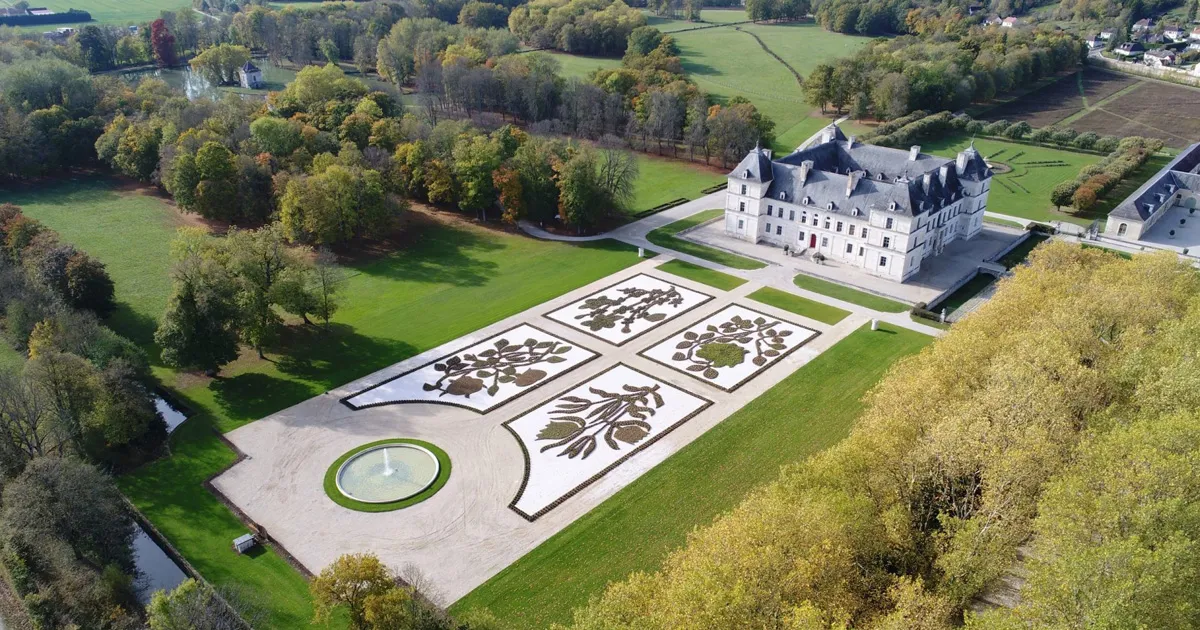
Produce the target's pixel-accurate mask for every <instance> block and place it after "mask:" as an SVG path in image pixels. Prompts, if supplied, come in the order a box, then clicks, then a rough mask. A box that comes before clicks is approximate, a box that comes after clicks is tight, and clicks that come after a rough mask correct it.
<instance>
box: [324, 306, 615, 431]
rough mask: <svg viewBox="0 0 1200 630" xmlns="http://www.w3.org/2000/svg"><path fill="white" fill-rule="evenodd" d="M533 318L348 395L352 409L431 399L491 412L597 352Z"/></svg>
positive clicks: (345, 402)
mask: <svg viewBox="0 0 1200 630" xmlns="http://www.w3.org/2000/svg"><path fill="white" fill-rule="evenodd" d="M596 356H597V355H596V353H595V352H592V351H591V350H588V349H587V348H582V347H579V346H578V345H575V344H572V343H571V342H568V341H565V340H563V339H560V338H558V337H555V336H554V335H552V334H550V333H548V332H546V331H544V330H542V329H540V328H538V327H536V326H532V325H530V324H521V325H520V326H517V327H515V328H512V329H509V330H506V331H504V332H502V333H499V334H497V335H494V336H492V337H489V338H487V339H484V340H483V341H480V342H478V343H476V344H474V345H471V346H468V347H466V348H464V349H462V350H461V351H458V352H454V353H452V354H448V355H446V356H444V357H442V358H440V359H437V360H435V361H433V362H431V363H427V364H425V365H422V366H421V367H418V368H416V369H414V370H410V371H408V372H404V373H402V374H399V375H397V376H393V377H391V378H389V379H386V380H384V381H382V382H380V383H378V384H376V385H372V386H371V387H368V388H367V389H364V390H362V391H360V392H357V393H355V394H352V395H350V396H347V397H346V398H343V399H342V403H343V404H345V405H346V406H347V407H350V408H351V409H355V410H358V409H364V408H367V407H378V406H380V405H391V404H403V403H432V404H439V405H452V406H457V407H465V408H467V409H472V410H474V411H478V412H479V413H487V412H489V411H491V410H492V409H495V408H496V407H499V406H500V405H503V404H504V403H506V402H508V401H510V400H512V399H514V398H516V397H517V396H520V395H522V394H524V393H526V392H529V391H531V390H533V389H536V388H537V387H540V386H541V385H544V384H546V383H548V382H550V381H551V380H554V379H555V378H556V377H558V376H561V375H562V374H564V373H566V372H568V371H570V370H572V369H574V368H576V367H579V366H580V365H582V364H584V363H586V362H588V361H590V360H592V359H594V358H596Z"/></svg>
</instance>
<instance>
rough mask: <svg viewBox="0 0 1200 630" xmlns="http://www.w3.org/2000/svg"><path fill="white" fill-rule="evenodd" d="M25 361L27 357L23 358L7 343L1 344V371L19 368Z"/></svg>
mask: <svg viewBox="0 0 1200 630" xmlns="http://www.w3.org/2000/svg"><path fill="white" fill-rule="evenodd" d="M24 361H25V357H23V356H21V353H20V352H17V351H16V350H13V349H12V346H10V345H8V344H7V343H3V342H0V370H3V369H8V368H17V367H18V366H20V365H21V364H22V363H24Z"/></svg>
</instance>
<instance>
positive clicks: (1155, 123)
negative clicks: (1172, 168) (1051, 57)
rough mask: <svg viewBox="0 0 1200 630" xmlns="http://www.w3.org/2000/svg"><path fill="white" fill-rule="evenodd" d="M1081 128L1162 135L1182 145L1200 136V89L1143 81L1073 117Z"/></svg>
mask: <svg viewBox="0 0 1200 630" xmlns="http://www.w3.org/2000/svg"><path fill="white" fill-rule="evenodd" d="M1070 126H1071V127H1072V128H1074V129H1076V130H1078V131H1080V132H1085V131H1094V132H1096V133H1099V134H1102V135H1104V134H1107V135H1112V136H1121V137H1124V136H1148V137H1152V138H1160V139H1162V141H1163V142H1165V143H1166V144H1167V146H1169V147H1174V148H1177V149H1181V148H1183V147H1186V146H1188V145H1189V144H1192V143H1193V142H1196V141H1197V140H1200V89H1197V88H1189V87H1184V86H1182V85H1173V84H1170V83H1161V82H1159V81H1141V84H1140V85H1138V86H1137V87H1136V88H1134V89H1131V90H1129V91H1126V92H1122V93H1121V94H1119V95H1117V96H1116V98H1113V99H1112V100H1109V101H1106V102H1104V103H1101V104H1100V106H1099V107H1097V108H1096V109H1094V110H1092V111H1090V112H1088V113H1086V114H1084V115H1083V116H1081V117H1080V118H1078V119H1076V120H1072V121H1070Z"/></svg>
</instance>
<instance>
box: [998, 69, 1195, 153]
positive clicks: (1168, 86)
mask: <svg viewBox="0 0 1200 630" xmlns="http://www.w3.org/2000/svg"><path fill="white" fill-rule="evenodd" d="M977 118H979V119H980V120H1008V121H1017V120H1024V121H1025V122H1028V123H1029V124H1030V125H1032V126H1033V127H1047V126H1050V125H1053V124H1059V125H1063V126H1068V127H1071V128H1072V129H1075V130H1076V131H1079V132H1080V133H1083V132H1085V131H1093V132H1096V133H1098V134H1100V135H1108V136H1117V137H1125V136H1147V137H1151V138H1160V139H1162V140H1163V142H1165V143H1166V144H1167V146H1169V147H1174V148H1183V147H1185V146H1187V145H1189V144H1191V143H1193V142H1196V141H1197V139H1200V89H1197V88H1190V87H1185V86H1181V85H1175V84H1172V83H1165V82H1162V81H1154V80H1150V79H1143V78H1139V77H1135V76H1131V75H1126V74H1121V73H1118V72H1111V71H1108V70H1103V69H1100V68H1096V67H1086V68H1084V69H1082V70H1080V71H1079V72H1075V73H1073V74H1070V75H1067V76H1065V77H1063V78H1061V79H1059V80H1058V81H1055V82H1053V83H1049V84H1048V85H1045V86H1043V87H1041V88H1039V89H1036V90H1034V91H1032V92H1029V93H1028V94H1025V95H1022V96H1021V97H1019V98H1016V99H1013V100H1012V101H1009V102H1007V103H1004V104H1002V105H999V106H997V107H993V108H991V109H989V110H987V111H985V112H984V113H982V114H979V115H978V116H977Z"/></svg>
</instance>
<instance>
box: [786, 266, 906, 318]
mask: <svg viewBox="0 0 1200 630" xmlns="http://www.w3.org/2000/svg"><path fill="white" fill-rule="evenodd" d="M792 282H794V283H795V284H796V286H798V287H800V288H801V289H807V290H809V291H812V292H814V293H820V294H821V295H828V296H829V297H831V298H837V299H839V300H842V301H843V302H849V303H851V304H857V305H859V306H862V307H865V308H870V309H874V310H877V311H883V312H885V313H901V312H904V311H907V310H908V305H907V304H903V303H901V302H897V301H895V300H889V299H888V298H885V297H881V296H878V295H874V294H871V293H866V292H865V291H859V290H858V289H851V288H850V287H846V286H842V285H840V284H837V283H836V282H829V281H828V280H822V279H820V278H814V277H812V276H808V275H805V274H799V275H797V276H796V277H795V278H794V279H793V280H792Z"/></svg>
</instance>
